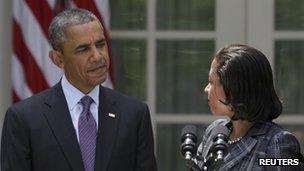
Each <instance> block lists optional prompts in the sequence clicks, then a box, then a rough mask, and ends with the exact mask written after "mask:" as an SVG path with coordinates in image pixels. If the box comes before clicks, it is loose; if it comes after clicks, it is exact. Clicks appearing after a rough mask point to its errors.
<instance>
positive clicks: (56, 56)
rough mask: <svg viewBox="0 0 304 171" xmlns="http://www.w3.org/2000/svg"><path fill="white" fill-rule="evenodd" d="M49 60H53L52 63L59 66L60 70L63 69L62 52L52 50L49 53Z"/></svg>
mask: <svg viewBox="0 0 304 171" xmlns="http://www.w3.org/2000/svg"><path fill="white" fill-rule="evenodd" d="M49 58H50V59H51V60H52V62H53V63H54V64H55V65H57V66H58V67H59V68H61V69H63V66H64V65H63V62H62V54H61V52H59V51H57V50H54V49H53V50H51V51H50V52H49Z"/></svg>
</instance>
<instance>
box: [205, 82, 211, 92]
mask: <svg viewBox="0 0 304 171" xmlns="http://www.w3.org/2000/svg"><path fill="white" fill-rule="evenodd" d="M209 89H210V83H208V84H207V85H206V87H205V89H204V92H205V93H206V94H208V92H209Z"/></svg>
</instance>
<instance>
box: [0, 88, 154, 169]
mask: <svg viewBox="0 0 304 171" xmlns="http://www.w3.org/2000/svg"><path fill="white" fill-rule="evenodd" d="M109 113H113V114H115V118H113V117H109V115H108V114H109ZM98 125H99V126H98V135H97V147H96V159H95V170H96V171H106V170H107V171H120V170H121V171H122V170H123V171H133V170H143V171H144V170H147V171H148V170H149V171H150V170H151V171H154V170H156V162H155V156H154V140H153V133H152V127H151V119H150V113H149V109H148V107H147V105H145V104H144V103H141V102H139V101H137V100H135V99H132V98H130V97H127V96H124V95H122V94H119V93H118V92H115V91H113V90H110V89H107V88H104V87H102V86H100V94H99V124H98ZM1 149H2V151H1V170H2V171H30V170H32V171H48V170H49V171H72V170H73V171H84V166H83V162H82V159H81V153H80V148H79V145H78V141H77V137H76V134H75V129H74V126H73V123H72V120H71V117H70V113H69V110H68V106H67V102H66V100H65V97H64V94H63V91H62V87H61V84H60V83H58V84H57V85H55V86H54V87H53V88H51V89H48V90H46V91H44V92H42V93H40V94H38V95H35V96H32V97H30V98H28V99H26V100H24V101H21V102H19V103H17V104H15V105H13V106H12V107H10V108H9V109H8V111H7V113H6V116H5V120H4V126H3V132H2V142H1Z"/></svg>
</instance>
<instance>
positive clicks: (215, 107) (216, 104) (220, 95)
mask: <svg viewBox="0 0 304 171" xmlns="http://www.w3.org/2000/svg"><path fill="white" fill-rule="evenodd" d="M217 66H218V62H217V61H216V59H213V61H212V63H211V68H210V71H209V83H208V84H207V86H206V87H205V93H206V94H207V95H208V104H209V107H210V110H211V112H212V113H213V115H215V116H228V117H230V118H231V117H232V116H233V114H234V112H233V111H232V108H231V106H230V105H229V104H224V103H226V96H225V92H224V89H223V86H222V84H221V83H220V81H219V77H218V75H217V73H216V69H217Z"/></svg>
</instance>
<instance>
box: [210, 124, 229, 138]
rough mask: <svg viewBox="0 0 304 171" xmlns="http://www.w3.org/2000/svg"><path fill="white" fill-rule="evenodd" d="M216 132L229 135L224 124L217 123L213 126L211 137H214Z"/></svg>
mask: <svg viewBox="0 0 304 171" xmlns="http://www.w3.org/2000/svg"><path fill="white" fill-rule="evenodd" d="M218 134H223V135H225V136H228V135H229V129H228V128H227V127H226V126H224V125H217V126H215V127H214V128H213V131H212V138H214V137H215V136H217V135H218Z"/></svg>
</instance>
